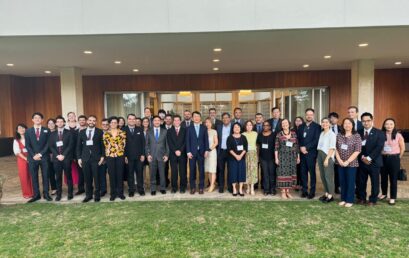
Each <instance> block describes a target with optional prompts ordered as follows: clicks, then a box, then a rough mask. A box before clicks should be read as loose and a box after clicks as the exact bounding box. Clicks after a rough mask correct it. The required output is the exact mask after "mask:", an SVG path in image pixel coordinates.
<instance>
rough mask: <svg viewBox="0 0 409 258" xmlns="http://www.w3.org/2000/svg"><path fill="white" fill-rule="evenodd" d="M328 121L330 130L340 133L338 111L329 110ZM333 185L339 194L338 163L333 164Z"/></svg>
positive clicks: (336, 133)
mask: <svg viewBox="0 0 409 258" xmlns="http://www.w3.org/2000/svg"><path fill="white" fill-rule="evenodd" d="M328 118H329V121H330V122H331V130H332V131H333V132H334V133H335V135H338V134H339V133H341V126H339V125H338V120H339V115H338V113H335V112H331V113H329V115H328ZM334 185H335V193H336V194H340V193H341V191H340V183H339V174H338V165H337V164H335V165H334Z"/></svg>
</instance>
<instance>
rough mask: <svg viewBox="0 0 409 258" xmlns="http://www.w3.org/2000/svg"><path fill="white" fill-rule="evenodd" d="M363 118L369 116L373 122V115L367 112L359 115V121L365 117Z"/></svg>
mask: <svg viewBox="0 0 409 258" xmlns="http://www.w3.org/2000/svg"><path fill="white" fill-rule="evenodd" d="M365 116H369V117H370V118H371V120H373V115H372V114H371V113H369V112H365V113H363V114H362V115H361V120H362V118H363V117H365Z"/></svg>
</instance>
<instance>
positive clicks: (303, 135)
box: [297, 121, 321, 155]
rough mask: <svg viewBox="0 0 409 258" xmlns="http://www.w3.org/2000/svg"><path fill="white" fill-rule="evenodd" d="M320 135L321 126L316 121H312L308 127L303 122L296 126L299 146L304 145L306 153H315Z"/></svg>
mask: <svg viewBox="0 0 409 258" xmlns="http://www.w3.org/2000/svg"><path fill="white" fill-rule="evenodd" d="M320 135H321V126H320V125H319V124H317V123H316V122H314V121H313V122H312V123H311V124H310V126H309V127H307V124H306V123H303V124H302V125H300V127H299V128H298V132H297V136H298V141H299V143H300V147H306V148H307V151H308V153H311V154H315V155H316V154H317V153H318V151H317V147H318V141H319V139H320Z"/></svg>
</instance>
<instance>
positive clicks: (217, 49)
mask: <svg viewBox="0 0 409 258" xmlns="http://www.w3.org/2000/svg"><path fill="white" fill-rule="evenodd" d="M213 51H214V52H221V51H222V49H221V48H219V47H218V48H214V49H213Z"/></svg>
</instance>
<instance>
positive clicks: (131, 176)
mask: <svg viewBox="0 0 409 258" xmlns="http://www.w3.org/2000/svg"><path fill="white" fill-rule="evenodd" d="M127 120H128V125H127V126H126V127H125V128H124V129H123V130H124V131H125V132H126V144H125V163H126V164H128V195H129V197H133V196H134V195H135V191H136V190H138V193H139V195H141V196H144V195H145V189H144V186H143V184H144V179H143V162H144V161H145V137H144V134H143V130H142V128H141V127H136V115H135V114H129V115H128V117H127ZM135 175H136V185H135Z"/></svg>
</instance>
